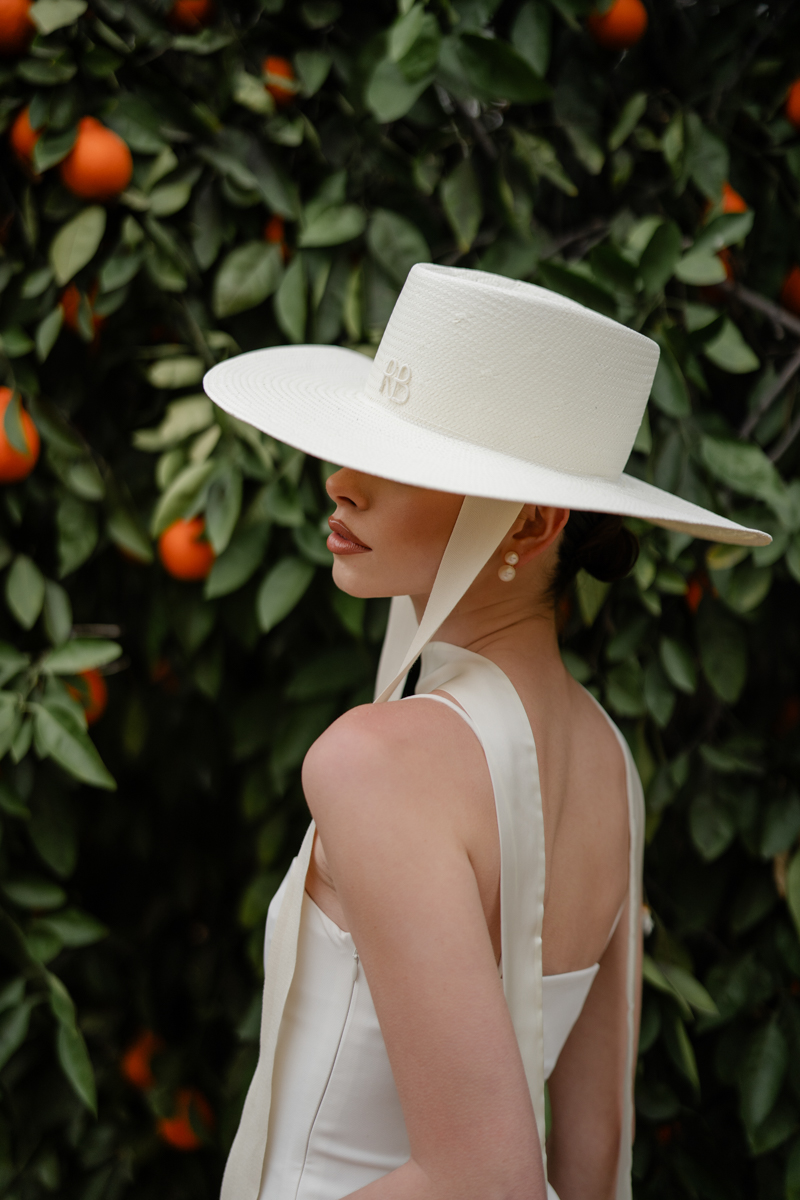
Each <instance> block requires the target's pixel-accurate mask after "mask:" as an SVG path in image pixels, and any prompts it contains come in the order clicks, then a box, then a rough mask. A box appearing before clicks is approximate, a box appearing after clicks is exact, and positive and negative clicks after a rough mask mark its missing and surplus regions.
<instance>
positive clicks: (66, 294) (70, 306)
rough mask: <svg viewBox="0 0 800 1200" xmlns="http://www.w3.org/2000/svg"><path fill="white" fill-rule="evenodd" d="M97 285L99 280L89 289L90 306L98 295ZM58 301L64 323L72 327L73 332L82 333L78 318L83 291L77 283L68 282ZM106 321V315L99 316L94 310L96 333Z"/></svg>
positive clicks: (93, 324) (93, 325)
mask: <svg viewBox="0 0 800 1200" xmlns="http://www.w3.org/2000/svg"><path fill="white" fill-rule="evenodd" d="M97 286H98V285H97V282H95V283H93V284H92V287H91V289H90V290H89V295H88V300H89V307H90V308H91V307H92V305H93V304H94V300H95V296H96V295H97ZM58 303H59V306H60V308H61V313H62V316H63V318H64V324H65V325H66V326H67V328H68V329H71V330H72V332H73V333H80V331H81V330H80V323H79V320H78V318H79V314H80V308H81V292H80V291H79V290H78V287H77V285H76V284H74V283H70V284H68V285H67V286H66V287H65V288H64V291H63V292H62V293H61V299H60V300H59V302H58ZM104 321H105V317H98V316H96V315H95V313H94V312H92V329H93V330H94V332H95V334H96V333H97V331H98V329H99V328H100V327H101V325H102V324H103V323H104Z"/></svg>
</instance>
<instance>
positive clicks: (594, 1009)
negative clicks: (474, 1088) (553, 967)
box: [547, 905, 641, 1200]
mask: <svg viewBox="0 0 800 1200" xmlns="http://www.w3.org/2000/svg"><path fill="white" fill-rule="evenodd" d="M627 968H628V907H627V905H626V906H625V908H624V910H623V913H622V916H621V918H620V920H619V923H618V925H617V928H616V931H615V933H614V936H613V938H612V939H611V941H610V943H609V945H608V948H607V949H606V951H605V953H604V955H603V957H602V959H601V960H600V970H599V971H598V973H597V978H596V979H595V981H594V983H593V985H592V989H591V991H590V992H589V996H588V998H587V1000H586V1004H585V1005H584V1008H583V1012H582V1013H581V1015H580V1017H579V1018H578V1020H577V1022H576V1023H575V1027H574V1029H573V1030H572V1032H571V1033H570V1035H569V1038H568V1039H567V1043H566V1045H565V1046H564V1049H563V1050H562V1051H561V1054H560V1055H559V1059H558V1062H557V1063H556V1066H555V1070H554V1071H553V1074H552V1075H551V1076H550V1080H549V1085H548V1086H549V1089H550V1103H551V1108H552V1114H553V1119H552V1126H551V1129H550V1136H549V1137H548V1139H547V1173H548V1178H549V1180H550V1182H551V1183H552V1185H553V1187H554V1188H555V1190H556V1192H557V1193H558V1195H559V1198H560V1200H613V1197H614V1196H615V1194H616V1185H617V1165H618V1161H619V1148H620V1139H621V1134H622V1102H623V1094H624V1089H625V1088H626V1087H632V1085H633V1080H632V1079H626V1078H625V1058H626V1049H627V1039H628V1020H627V999H626V975H627ZM636 978H637V995H636V1029H635V1031H634V1045H636V1041H637V1040H638V1031H639V1008H640V1002H641V971H640V970H639V971H637V975H636ZM634 1066H635V1062H634ZM631 1136H632V1133H631Z"/></svg>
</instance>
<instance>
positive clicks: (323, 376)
mask: <svg viewBox="0 0 800 1200" xmlns="http://www.w3.org/2000/svg"><path fill="white" fill-rule="evenodd" d="M371 366H372V363H371V361H370V359H369V358H367V357H366V356H365V355H363V354H359V353H358V352H357V351H354V350H347V349H345V348H344V347H341V346H276V347H271V348H269V349H266V350H252V351H250V352H249V353H246V354H239V355H237V356H236V357H235V358H231V359H228V360H227V361H226V362H221V363H218V364H217V366H215V367H212V368H211V370H210V371H209V372H208V373H207V374H206V376H205V378H204V380H203V387H204V388H205V390H206V392H207V394H208V395H209V396H210V397H211V399H212V400H213V401H214V403H215V404H217V405H218V406H219V407H220V408H222V409H224V411H225V412H227V413H230V414H231V416H234V417H237V418H238V419H239V420H241V421H245V422H247V424H249V425H253V426H255V428H256V429H260V430H261V431H262V432H263V433H267V434H269V435H270V436H271V437H274V438H277V439H278V441H280V442H285V443H286V444H287V445H289V446H294V447H296V448H297V449H298V450H302V451H303V452H304V453H306V454H310V455H312V456H313V457H315V458H319V459H323V460H325V461H327V462H331V463H335V464H336V465H337V466H342V467H350V468H352V469H354V470H357V471H363V472H365V473H367V474H370V475H378V476H381V477H383V478H385V479H393V480H396V481H397V482H398V483H407V484H412V485H414V486H416V487H423V488H434V489H436V490H437V491H441V492H453V493H455V494H457V495H470V496H486V497H489V498H493V499H496V500H518V501H520V502H522V503H525V504H548V505H554V506H556V507H559V508H575V509H582V510H587V511H590V512H609V513H619V514H621V515H622V516H629V517H640V518H642V519H643V520H646V521H651V522H653V524H656V525H661V526H663V527H664V528H666V529H673V530H679V531H681V532H684V533H689V534H692V535H693V536H694V537H698V538H705V539H707V540H708V541H715V542H727V543H732V544H735V545H744V546H765V545H768V544H769V542H770V541H771V540H772V539H771V537H770V536H769V534H766V533H762V532H761V531H760V530H758V529H748V528H746V527H745V526H743V525H737V524H736V522H734V521H729V520H728V519H727V518H726V517H722V516H719V515H718V514H717V513H713V512H710V511H709V510H708V509H705V508H701V507H700V506H699V505H697V504H692V503H690V502H689V501H688V500H682V499H681V498H680V497H679V496H674V495H672V493H671V492H665V491H663V490H662V489H661V488H657V487H653V486H652V484H649V483H645V482H644V481H643V480H641V479H636V478H635V477H634V476H632V475H625V474H622V475H620V477H619V478H618V479H616V480H610V479H605V478H602V477H599V476H595V475H573V474H569V473H567V472H564V471H554V470H551V469H550V468H548V467H541V466H538V465H536V464H535V463H531V462H527V461H526V460H524V459H519V458H514V457H512V456H511V455H507V454H501V453H498V452H497V451H495V450H487V449H485V448H483V447H482V446H476V445H474V444H473V443H471V442H467V441H463V440H461V439H459V438H456V437H451V436H449V435H448V434H444V433H441V432H439V431H438V430H435V429H428V428H426V427H424V426H421V425H418V424H415V423H413V422H412V421H409V420H406V419H404V418H403V416H402V415H401V410H400V409H398V410H392V409H388V408H384V407H383V406H382V405H378V404H374V403H372V402H371V401H370V400H369V399H368V398H367V397H366V396H365V394H364V390H363V389H364V385H365V383H366V379H367V375H368V374H369V371H370V367H371Z"/></svg>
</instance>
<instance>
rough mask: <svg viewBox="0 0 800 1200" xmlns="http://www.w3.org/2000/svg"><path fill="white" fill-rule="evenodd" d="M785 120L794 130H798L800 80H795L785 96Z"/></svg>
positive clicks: (799, 119) (799, 121)
mask: <svg viewBox="0 0 800 1200" xmlns="http://www.w3.org/2000/svg"><path fill="white" fill-rule="evenodd" d="M784 112H785V113H786V120H787V121H788V122H789V124H790V125H794V127H795V129H800V79H795V81H794V83H793V84H792V85H791V87H790V88H789V91H788V92H787V94H786V107H785V109H784Z"/></svg>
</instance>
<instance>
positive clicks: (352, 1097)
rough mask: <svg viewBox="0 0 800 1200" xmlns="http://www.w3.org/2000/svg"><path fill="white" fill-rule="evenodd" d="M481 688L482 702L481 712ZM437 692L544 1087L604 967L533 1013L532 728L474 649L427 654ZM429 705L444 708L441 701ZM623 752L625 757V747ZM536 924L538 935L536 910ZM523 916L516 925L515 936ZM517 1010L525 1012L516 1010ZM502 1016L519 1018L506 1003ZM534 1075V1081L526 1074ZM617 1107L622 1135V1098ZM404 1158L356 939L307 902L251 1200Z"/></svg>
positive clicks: (305, 1198) (350, 1183)
mask: <svg viewBox="0 0 800 1200" xmlns="http://www.w3.org/2000/svg"><path fill="white" fill-rule="evenodd" d="M468 683H471V684H472V689H470V687H469V686H467V684H468ZM476 684H477V686H478V688H479V690H480V693H481V694H482V695H483V696H484V698H485V699H486V700H487V701H488V704H480V703H476V696H477V695H478V694H479V693H478V691H476V687H475V685H476ZM434 689H443V690H445V691H446V692H447V693H448V694H449V695H451V696H454V697H455V698H456V699H458V701H459V704H463V708H462V707H459V706H458V705H455V704H453V703H452V702H449V704H450V707H451V708H453V710H454V711H455V712H457V713H458V714H459V716H461V717H462V718H463V719H464V720H466V721H467V722H468V723H469V724H470V726H471V727H472V729H473V730H474V732H475V734H476V736H477V737H478V739H479V740H480V742H481V744H482V746H483V749H484V752H485V753H486V757H487V762H488V764H489V768H490V773H491V775H492V783H493V788H494V793H495V802H496V805H497V812H498V828H499V832H500V846H501V921H502V927H503V930H502V932H503V942H502V959H501V963H502V966H503V968H504V970H503V971H502V974H503V977H504V978H503V984H504V989H505V990H506V994H507V997H508V993H509V988H510V987H511V988H512V989H513V988H516V989H517V990H519V989H520V987H522V988H523V989H524V988H526V987H527V988H528V990H529V991H530V1002H529V1003H528V1005H527V1007H528V1008H529V1009H530V1012H529V1013H528V1014H527V1015H526V1017H524V1018H523V1019H522V1023H523V1024H524V1022H525V1020H526V1019H527V1018H528V1017H530V1018H531V1019H532V1021H533V1023H534V1024H535V1023H536V1020H537V1017H538V1019H539V1021H540V1022H541V1027H540V1047H541V1052H542V1053H543V1062H542V1063H541V1065H540V1067H539V1074H540V1075H542V1074H543V1078H544V1079H547V1078H548V1077H549V1075H550V1073H551V1072H552V1070H553V1068H554V1066H555V1064H556V1061H557V1059H558V1056H559V1054H560V1052H561V1050H562V1048H563V1046H564V1044H565V1042H566V1040H567V1038H568V1036H569V1033H570V1031H571V1029H572V1027H573V1025H574V1024H575V1022H576V1020H577V1019H578V1017H579V1015H580V1013H581V1009H582V1008H583V1005H584V1003H585V1000H586V997H587V996H588V994H589V990H590V988H591V986H592V983H593V981H594V978H595V976H596V974H597V971H598V970H599V966H598V964H595V965H594V966H591V967H587V968H586V969H585V970H582V971H571V972H569V973H568V974H564V975H551V976H548V977H545V978H541V974H539V979H540V980H541V1004H540V1006H539V1008H540V1011H539V1012H538V1013H537V1011H535V1010H536V1008H537V1006H536V1004H535V1002H533V996H534V994H535V989H534V987H533V983H534V976H535V971H532V966H533V965H534V964H533V963H532V962H531V963H528V962H525V963H520V962H518V961H515V960H518V959H519V957H520V954H519V953H518V952H517V950H516V948H517V947H519V946H520V945H529V946H530V948H531V950H530V957H531V959H532V960H533V959H534V958H535V957H536V956H537V955H538V957H539V972H541V966H540V954H541V945H540V938H538V940H537V937H536V930H535V925H536V922H533V923H531V924H530V929H529V930H528V929H527V926H526V923H525V914H524V913H516V914H515V912H514V911H513V909H514V907H515V899H516V897H517V896H521V897H523V898H524V896H525V889H526V888H529V887H530V885H531V883H533V884H534V885H535V886H534V891H532V892H530V894H529V902H530V905H531V907H536V904H537V903H538V904H539V907H540V908H541V905H542V901H543V878H542V874H543V872H542V867H543V840H544V839H543V825H542V816H541V793H540V789H539V776H538V766H537V763H536V755H535V745H534V743H533V735H532V733H531V730H530V724H529V722H528V719H527V715H526V714H525V710H524V708H523V706H522V702H521V701H520V699H519V696H518V695H517V693H516V691H515V689H514V687H513V685H512V684H511V682H510V680H509V679H508V678H507V676H505V675H504V674H503V672H502V671H500V669H499V668H498V667H496V666H495V665H494V664H493V663H491V662H490V661H489V660H488V659H486V658H483V657H481V656H479V655H476V654H472V653H471V652H470V651H467V650H463V649H460V648H458V647H455V646H451V645H449V644H446V643H441V642H433V643H430V644H429V645H428V646H427V647H426V649H425V650H424V651H423V658H422V671H421V675H420V679H419V682H418V684H417V689H416V694H417V696H421V695H426V694H429V693H430V692H432V691H433V690H434ZM427 698H429V699H432V700H438V701H440V702H442V703H448V701H447V700H445V699H444V698H443V697H437V696H430V695H428V696H427ZM465 709H466V711H464V710H465ZM612 724H613V723H612ZM614 728H615V729H616V727H614ZM618 736H619V735H618ZM620 741H622V739H621V737H620ZM622 744H623V746H624V743H622ZM624 749H625V750H626V752H627V757H628V759H630V752H629V751H627V747H624ZM631 765H632V764H631V763H630V762H629V763H628V767H629V770H628V780H629V782H628V791H629V807H630V808H631V811H632V812H633V811H634V810H635V807H636V804H637V803H639V802H640V799H641V797H640V794H639V795H631V793H632V792H633V791H635V787H634V786H633V785H632V776H631V772H630V767H631ZM633 774H634V776H635V768H634V771H633ZM635 783H636V784H638V777H636V778H635ZM512 793H513V794H512ZM637 823H638V822H637ZM529 827H530V828H529ZM534 827H535V828H534ZM536 829H538V832H539V836H538V837H537V836H531V830H534V834H535V832H536ZM631 840H632V842H633V841H634V840H635V839H633V838H632V839H631ZM526 850H527V855H526ZM520 852H521V853H520ZM636 857H637V855H636V854H635V853H634V854H632V856H631V864H632V868H633V869H634V870H635V871H636V873H637V876H638V872H639V869H640V868H639V865H638V862H635V859H636ZM287 879H288V876H287ZM286 884H287V880H284V883H283V884H282V885H281V888H280V889H279V891H278V893H277V894H276V896H275V898H274V899H273V902H272V904H271V906H270V911H269V915H268V918H267V930H266V944H265V956H266V957H265V970H266V971H267V972H269V970H270V960H269V951H270V943H271V939H272V934H273V930H274V928H275V924H276V921H277V917H278V914H279V912H280V908H281V905H282V902H283V899H284V894H285V890H286ZM634 895H638V879H637V880H634V881H632V887H631V898H634ZM531 897H532V899H531ZM516 907H519V905H517V906H516ZM538 916H539V922H538V928H539V929H540V928H541V912H540V913H539V914H538ZM517 917H519V918H520V920H518V921H517V926H516V927H515V924H514V922H515V919H516V918H517ZM637 919H638V907H637ZM615 925H616V923H615ZM520 931H522V932H523V934H524V933H525V932H528V933H529V934H530V935H531V936H530V937H529V939H528V941H527V942H526V941H525V939H524V936H523V937H522V938H520ZM612 933H613V930H612ZM516 1007H517V1010H519V1008H520V1005H519V1004H517V1006H516ZM522 1007H523V1008H524V1007H525V995H524V994H523V1005H522ZM510 1009H511V1011H512V1018H513V1017H514V1016H515V1013H514V1005H513V1004H512V1003H511V1002H510ZM518 1021H519V1018H517V1019H515V1029H517V1031H518V1040H520V1042H522V1038H523V1037H525V1034H524V1031H522V1030H520V1029H519V1028H518ZM534 1040H535V1039H534ZM521 1048H522V1044H521ZM524 1057H525V1056H524V1054H523V1058H524ZM526 1069H527V1064H526ZM528 1073H529V1078H530V1075H531V1072H530V1070H529V1071H528ZM628 1078H630V1074H629V1075H628ZM534 1107H535V1108H536V1104H535V1105H534ZM540 1107H541V1106H540ZM625 1109H626V1115H627V1118H628V1125H630V1120H629V1116H630V1109H629V1097H628V1098H627V1102H626V1104H625ZM540 1124H541V1118H540ZM629 1152H630V1147H629V1145H627V1147H626V1146H625V1145H623V1146H622V1147H621V1160H622V1159H625V1160H626V1161H625V1162H623V1161H621V1162H620V1175H621V1176H623V1182H622V1186H621V1189H620V1188H618V1190H617V1195H618V1196H623V1195H625V1194H626V1186H627V1190H628V1193H629V1188H630V1183H629V1179H630V1164H629V1161H628V1160H629ZM408 1157H409V1145H408V1137H407V1134H406V1129H405V1123H404V1120H403V1113H402V1109H401V1106H400V1101H399V1098H398V1095H397V1090H396V1088H395V1084H394V1079H393V1077H392V1071H391V1066H390V1063H389V1058H388V1055H387V1053H386V1047H385V1045H384V1041H383V1037H382V1035H381V1030H380V1026H379V1024H378V1018H377V1015H376V1012H375V1008H374V1006H373V1003H372V997H371V995H370V991H369V985H368V983H367V980H366V977H365V975H364V970H363V967H362V965H361V963H360V961H359V957H358V953H357V950H356V947H355V944H354V942H353V939H352V937H351V936H350V934H349V933H345V932H344V931H343V930H341V929H340V928H339V927H338V926H337V925H336V924H335V923H334V922H333V921H332V920H331V919H330V918H329V917H327V916H326V915H325V914H324V913H323V912H322V911H321V910H320V909H319V908H318V907H317V905H316V904H315V903H314V901H313V900H312V899H311V897H310V896H308V894H307V893H304V895H303V899H302V911H301V914H300V930H299V937H298V940H297V959H296V965H295V968H294V975H293V978H292V982H291V986H290V988H289V991H288V995H287V997H286V1002H285V1006H284V1008H283V1014H282V1017H281V1020H280V1027H279V1034H278V1039H277V1046H276V1050H275V1059H274V1066H273V1069H272V1084H271V1105H270V1110H269V1122H268V1137H267V1139H266V1147H265V1154H264V1169H263V1176H262V1185H261V1191H260V1198H259V1200H342V1197H345V1196H348V1195H349V1194H350V1193H351V1192H354V1191H357V1190H358V1189H359V1188H361V1187H364V1186H365V1185H366V1184H368V1183H370V1182H372V1181H373V1180H375V1179H377V1178H379V1177H380V1176H382V1175H384V1174H386V1173H387V1172H389V1171H392V1170H394V1169H395V1168H396V1167H399V1166H401V1165H402V1164H403V1163H404V1162H406V1160H407V1159H408ZM626 1174H627V1185H626V1183H625V1179H624V1176H625V1175H626ZM548 1191H549V1194H550V1198H551V1200H553V1198H555V1200H557V1197H555V1193H554V1192H553V1190H552V1188H550V1187H549V1186H548Z"/></svg>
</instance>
